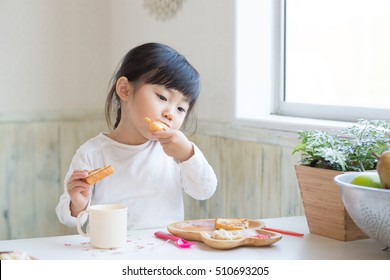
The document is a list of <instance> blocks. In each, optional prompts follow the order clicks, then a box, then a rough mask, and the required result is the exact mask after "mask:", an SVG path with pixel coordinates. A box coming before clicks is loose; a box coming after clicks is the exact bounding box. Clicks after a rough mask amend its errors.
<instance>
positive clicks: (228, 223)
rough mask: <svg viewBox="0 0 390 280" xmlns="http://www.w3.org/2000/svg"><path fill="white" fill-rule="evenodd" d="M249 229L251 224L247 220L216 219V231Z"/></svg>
mask: <svg viewBox="0 0 390 280" xmlns="http://www.w3.org/2000/svg"><path fill="white" fill-rule="evenodd" d="M248 227H249V222H248V220H247V219H240V218H236V219H222V218H216V219H215V228H216V229H225V230H243V229H247V228H248Z"/></svg>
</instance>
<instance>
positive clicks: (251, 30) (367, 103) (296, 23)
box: [236, 0, 390, 121]
mask: <svg viewBox="0 0 390 280" xmlns="http://www.w3.org/2000/svg"><path fill="white" fill-rule="evenodd" d="M236 8H237V9H236V12H237V14H236V19H237V29H236V30H237V37H236V68H237V73H236V77H237V79H236V87H237V88H236V93H237V94H236V117H237V118H238V119H252V120H258V119H261V118H263V117H264V116H270V115H282V116H292V117H303V118H312V119H328V120H341V121H356V120H357V119H359V118H366V119H384V120H390V37H389V36H388V35H387V34H388V29H389V28H390V1H388V0H267V1H258V0H243V1H241V0H240V1H236Z"/></svg>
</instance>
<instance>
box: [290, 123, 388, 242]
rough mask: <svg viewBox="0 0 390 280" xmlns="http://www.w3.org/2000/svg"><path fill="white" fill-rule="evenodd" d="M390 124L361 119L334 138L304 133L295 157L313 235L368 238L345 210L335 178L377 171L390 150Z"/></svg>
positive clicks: (309, 131)
mask: <svg viewBox="0 0 390 280" xmlns="http://www.w3.org/2000/svg"><path fill="white" fill-rule="evenodd" d="M389 129H390V123H387V122H386V121H381V120H373V121H368V120H363V119H360V120H358V122H357V123H356V124H353V125H351V126H349V127H346V128H344V129H340V130H339V131H337V132H336V133H334V134H330V133H327V132H325V131H318V130H307V131H300V132H299V133H298V136H299V137H298V138H299V140H300V142H299V144H298V145H297V146H296V148H295V149H294V151H293V153H298V152H300V153H301V155H302V159H301V161H300V163H299V164H297V165H296V166H295V170H296V174H297V179H298V184H299V188H300V192H301V197H302V202H303V206H304V209H305V214H306V218H307V222H308V225H309V229H310V232H311V233H315V234H319V235H322V236H326V237H330V238H333V239H337V240H342V241H350V240H356V239H362V238H367V236H366V235H365V234H364V233H363V232H362V231H361V230H360V229H359V228H358V227H357V226H356V225H355V224H354V222H353V221H352V219H351V218H350V217H349V215H348V213H347V211H346V210H345V208H344V205H343V202H342V200H341V195H340V191H339V188H338V186H337V185H336V184H335V183H334V182H333V178H334V176H336V175H338V174H341V173H343V172H353V171H366V170H374V169H375V168H376V164H377V158H376V157H375V156H374V155H373V153H376V154H379V155H380V154H382V153H383V152H384V151H386V150H389V149H390V138H389V135H388V132H389Z"/></svg>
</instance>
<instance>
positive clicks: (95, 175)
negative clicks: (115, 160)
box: [84, 165, 114, 185]
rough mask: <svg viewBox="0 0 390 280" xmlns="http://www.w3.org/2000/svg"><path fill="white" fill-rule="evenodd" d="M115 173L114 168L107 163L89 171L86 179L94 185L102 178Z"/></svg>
mask: <svg viewBox="0 0 390 280" xmlns="http://www.w3.org/2000/svg"><path fill="white" fill-rule="evenodd" d="M112 173H114V168H113V167H112V166H111V165H106V166H104V167H102V168H97V169H94V170H91V171H88V176H87V177H85V178H84V181H85V182H87V183H88V184H89V185H93V184H95V183H96V182H98V181H100V180H102V179H103V178H105V177H107V176H109V175H111V174H112Z"/></svg>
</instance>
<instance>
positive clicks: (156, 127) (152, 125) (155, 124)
mask: <svg viewBox="0 0 390 280" xmlns="http://www.w3.org/2000/svg"><path fill="white" fill-rule="evenodd" d="M145 121H146V122H148V123H149V130H150V131H151V132H156V131H164V130H167V129H169V126H168V125H166V124H165V123H163V122H160V121H153V120H152V119H151V118H145Z"/></svg>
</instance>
